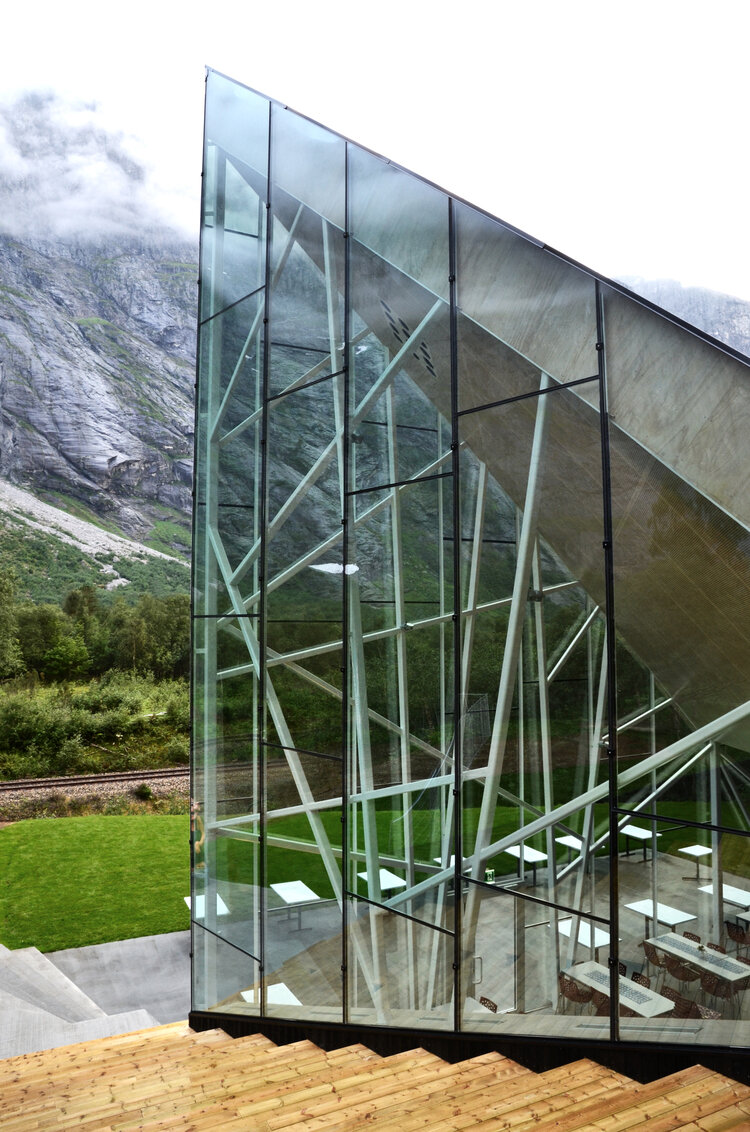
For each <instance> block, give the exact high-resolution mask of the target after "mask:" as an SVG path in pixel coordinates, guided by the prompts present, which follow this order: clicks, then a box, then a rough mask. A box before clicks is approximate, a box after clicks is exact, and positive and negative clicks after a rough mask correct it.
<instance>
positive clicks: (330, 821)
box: [264, 698, 343, 1021]
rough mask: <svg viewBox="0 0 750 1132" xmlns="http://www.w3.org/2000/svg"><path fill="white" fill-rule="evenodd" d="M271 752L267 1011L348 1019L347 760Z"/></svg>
mask: <svg viewBox="0 0 750 1132" xmlns="http://www.w3.org/2000/svg"><path fill="white" fill-rule="evenodd" d="M326 699H327V702H332V703H333V702H334V701H330V698H326ZM337 706H338V707H339V711H340V705H337ZM339 730H340V727H339ZM305 737H306V738H310V740H311V742H317V741H318V737H317V736H315V735H314V734H313V735H310V736H305ZM321 738H322V737H321ZM323 742H325V740H323ZM264 754H265V769H266V817H265V851H266V858H265V859H266V900H267V913H266V920H265V930H266V934H265V953H266V955H267V956H268V957H269V962H268V963H267V975H266V981H267V983H268V984H269V985H274V986H276V987H277V988H278V989H277V991H276V992H274V993H275V995H276V1000H274V998H273V996H271V994H270V992H269V997H268V1002H267V1008H266V1013H268V1014H284V1013H285V1012H287V1008H288V1007H289V1006H292V1005H294V1006H295V1009H296V1013H295V1014H294V1015H293V1016H295V1017H308V1018H314V1017H323V1018H325V1019H327V1020H329V1021H340V1020H341V1001H342V1000H341V962H342V936H341V892H342V879H341V857H342V822H341V815H342V805H341V790H342V785H343V782H342V760H341V759H340V758H333V757H330V758H323V757H321V756H320V755H314V754H311V753H310V751H303V750H297V749H294V748H292V747H284V748H281V747H276V746H273V745H272V744H267V745H266V746H265V748H264ZM269 967H270V968H271V971H270V973H269V971H268V968H269ZM282 987H286V988H287V989H286V991H283V992H282V990H281V988H282ZM284 995H286V996H287V997H286V998H284V997H283V996H284Z"/></svg>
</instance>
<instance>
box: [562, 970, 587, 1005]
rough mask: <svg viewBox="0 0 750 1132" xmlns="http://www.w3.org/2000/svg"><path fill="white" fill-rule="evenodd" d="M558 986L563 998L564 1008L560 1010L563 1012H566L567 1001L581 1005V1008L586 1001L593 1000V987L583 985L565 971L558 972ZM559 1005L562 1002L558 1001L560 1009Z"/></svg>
mask: <svg viewBox="0 0 750 1132" xmlns="http://www.w3.org/2000/svg"><path fill="white" fill-rule="evenodd" d="M557 986H558V988H559V991H560V997H561V999H562V1007H563V1009H562V1010H560V1011H559V1012H560V1013H561V1014H563V1013H565V1002H566V1001H567V1002H572V1003H573V1005H574V1006H580V1007H581V1008H583V1006H584V1005H585V1004H586V1003H589V1002H591V996H592V995H593V993H594V992H593V990H592V989H591V987H584V986H581V984H580V983H578V982H576V980H575V979H572V978H571V977H570V976H569V975H566V974H565V972H564V971H560V972H558V975H557ZM559 1005H560V1004H559V1003H558V1009H559ZM579 1013H580V1011H579Z"/></svg>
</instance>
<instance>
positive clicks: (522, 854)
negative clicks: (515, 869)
mask: <svg viewBox="0 0 750 1132" xmlns="http://www.w3.org/2000/svg"><path fill="white" fill-rule="evenodd" d="M505 852H506V853H510V855H511V857H516V858H517V859H518V860H519V861H520V862H521V869H523V868H524V866H525V865H527V864H528V865H531V876H532V881H531V883H532V884H534V885H535V884H536V867H537V865H538V864H539V863H540V862H541V861H546V860H547V854H546V853H542V851H541V850H540V849H533V848H532V847H531V845H511V846H510V847H509V848H508V849H506V850H505Z"/></svg>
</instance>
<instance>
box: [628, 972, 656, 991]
mask: <svg viewBox="0 0 750 1132" xmlns="http://www.w3.org/2000/svg"><path fill="white" fill-rule="evenodd" d="M631 979H632V981H633V982H634V983H640V985H641V986H642V987H645V988H646V990H650V989H651V980H650V979H649V977H648V975H639V974H638V972H637V971H633V974H632V975H631Z"/></svg>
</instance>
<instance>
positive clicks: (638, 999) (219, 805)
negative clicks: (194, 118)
mask: <svg viewBox="0 0 750 1132" xmlns="http://www.w3.org/2000/svg"><path fill="white" fill-rule="evenodd" d="M203 183H204V200H203V219H202V245H201V297H200V349H199V378H198V408H197V419H198V428H197V455H196V499H195V538H194V555H195V565H194V598H193V640H194V680H193V716H194V742H193V798H194V804H195V807H196V811H197V812H198V814H199V817H200V820H196V821H195V823H194V824H195V827H196V833H195V837H194V845H193V862H192V864H193V871H192V875H193V905H192V920H193V1009H194V1011H208V1012H214V1013H216V1014H218V1015H232V1016H235V1017H237V1016H247V1017H248V1022H249V1023H250V1022H252V1020H258V1019H287V1020H292V1019H293V1020H297V1021H300V1020H301V1021H308V1022H310V1024H315V1023H319V1024H322V1025H328V1024H331V1023H337V1024H344V1025H346V1024H349V1025H352V1026H355V1025H356V1026H362V1025H366V1026H374V1027H388V1028H389V1029H405V1030H413V1029H417V1030H420V1031H424V1030H434V1031H442V1032H444V1033H449V1034H455V1033H479V1034H483V1035H486V1036H488V1037H493V1036H495V1037H497V1039H498V1040H499V1041H500V1040H505V1039H507V1038H509V1037H512V1036H514V1035H517V1036H524V1037H540V1038H547V1039H555V1038H574V1039H577V1040H581V1041H591V1042H596V1041H597V1040H599V1041H608V1042H610V1041H618V1040H622V1041H627V1040H632V1039H637V1040H638V1041H641V1042H655V1043H658V1042H676V1043H706V1044H709V1045H713V1046H734V1047H737V1046H740V1047H742V1046H748V1045H750V996H747V995H746V994H745V988H746V986H747V985H748V984H750V964H749V963H748V962H747V960H748V956H750V912H748V908H750V840H748V836H749V834H750V822H749V820H748V806H749V805H750V799H749V792H748V783H750V753H749V752H750V702H748V701H747V697H748V694H749V691H748V690H749V689H750V679H749V677H750V534H749V533H748V527H749V525H750V514H749V513H748V512H750V505H749V504H748V499H750V493H748V492H747V491H745V490H743V486H745V482H744V481H745V480H746V479H747V477H748V472H747V469H746V467H744V466H740V463H739V459H738V458H739V455H740V454H741V453H742V452H743V451H745V450H746V444H747V440H746V437H747V422H748V419H749V417H750V380H749V379H750V374H749V373H748V369H747V366H746V364H745V363H744V362H743V361H742V360H741V359H740V358H738V357H735V356H733V355H731V354H730V353H728V352H727V351H726V350H722V349H720V348H719V347H718V346H717V345H716V344H714V343H712V342H711V341H709V340H707V339H705V338H704V337H702V336H700V335H699V334H697V333H694V332H692V331H691V330H690V329H689V328H686V327H684V326H682V325H678V324H676V323H675V322H674V320H670V319H669V318H668V317H667V316H665V315H664V314H663V313H661V312H658V311H655V310H654V309H653V308H650V307H648V306H646V305H644V304H642V303H640V302H638V301H637V300H636V299H635V298H634V297H633V296H631V295H629V294H627V293H626V292H623V291H620V290H617V289H615V288H614V287H613V286H611V285H610V284H608V283H606V282H604V281H601V280H599V279H597V278H596V277H595V276H594V275H593V274H591V273H588V272H586V271H585V270H583V269H582V268H580V267H579V266H577V265H575V264H573V263H570V262H568V261H566V260H564V259H563V258H562V257H560V256H559V255H557V254H554V253H552V252H550V251H549V250H547V249H545V248H543V247H542V246H540V245H539V244H537V243H535V242H534V241H533V240H531V239H529V238H527V237H525V236H522V235H520V234H519V233H517V232H515V231H513V230H512V229H510V228H508V227H507V226H505V225H503V224H502V223H501V222H500V221H497V220H495V219H493V218H491V217H489V216H487V215H485V214H483V213H481V212H479V211H477V210H475V209H473V208H471V207H470V206H469V205H467V204H465V203H463V202H460V201H457V200H454V199H453V198H451V197H449V196H448V195H446V194H444V193H443V192H441V191H439V190H438V189H436V188H435V187H433V186H431V185H429V184H427V183H425V182H424V181H422V180H420V179H419V178H418V177H416V176H413V175H411V174H410V173H408V172H405V171H404V170H402V169H400V168H397V167H395V166H393V165H391V164H390V163H389V162H387V161H385V160H383V159H381V158H379V157H377V156H374V155H373V154H371V153H369V152H367V151H365V150H363V149H361V148H359V147H358V146H356V145H354V144H352V143H350V142H346V141H345V140H344V139H342V138H340V137H338V136H336V135H335V134H332V133H330V132H329V131H327V130H325V129H323V128H322V127H320V126H318V125H316V124H314V123H311V122H309V121H307V120H306V119H304V118H302V117H300V116H299V115H296V114H295V113H293V112H292V111H290V110H288V109H286V108H285V107H283V106H281V105H279V104H277V103H275V102H273V101H270V100H268V99H266V98H264V97H263V96H261V95H259V94H256V93H255V92H253V91H251V90H248V89H246V88H244V87H242V86H240V85H238V84H236V83H234V82H231V81H230V80H228V79H226V78H224V77H223V76H221V75H219V74H217V73H215V72H209V75H208V86H207V109H206V139H205V164H204V182H203ZM634 976H635V977H634Z"/></svg>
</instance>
